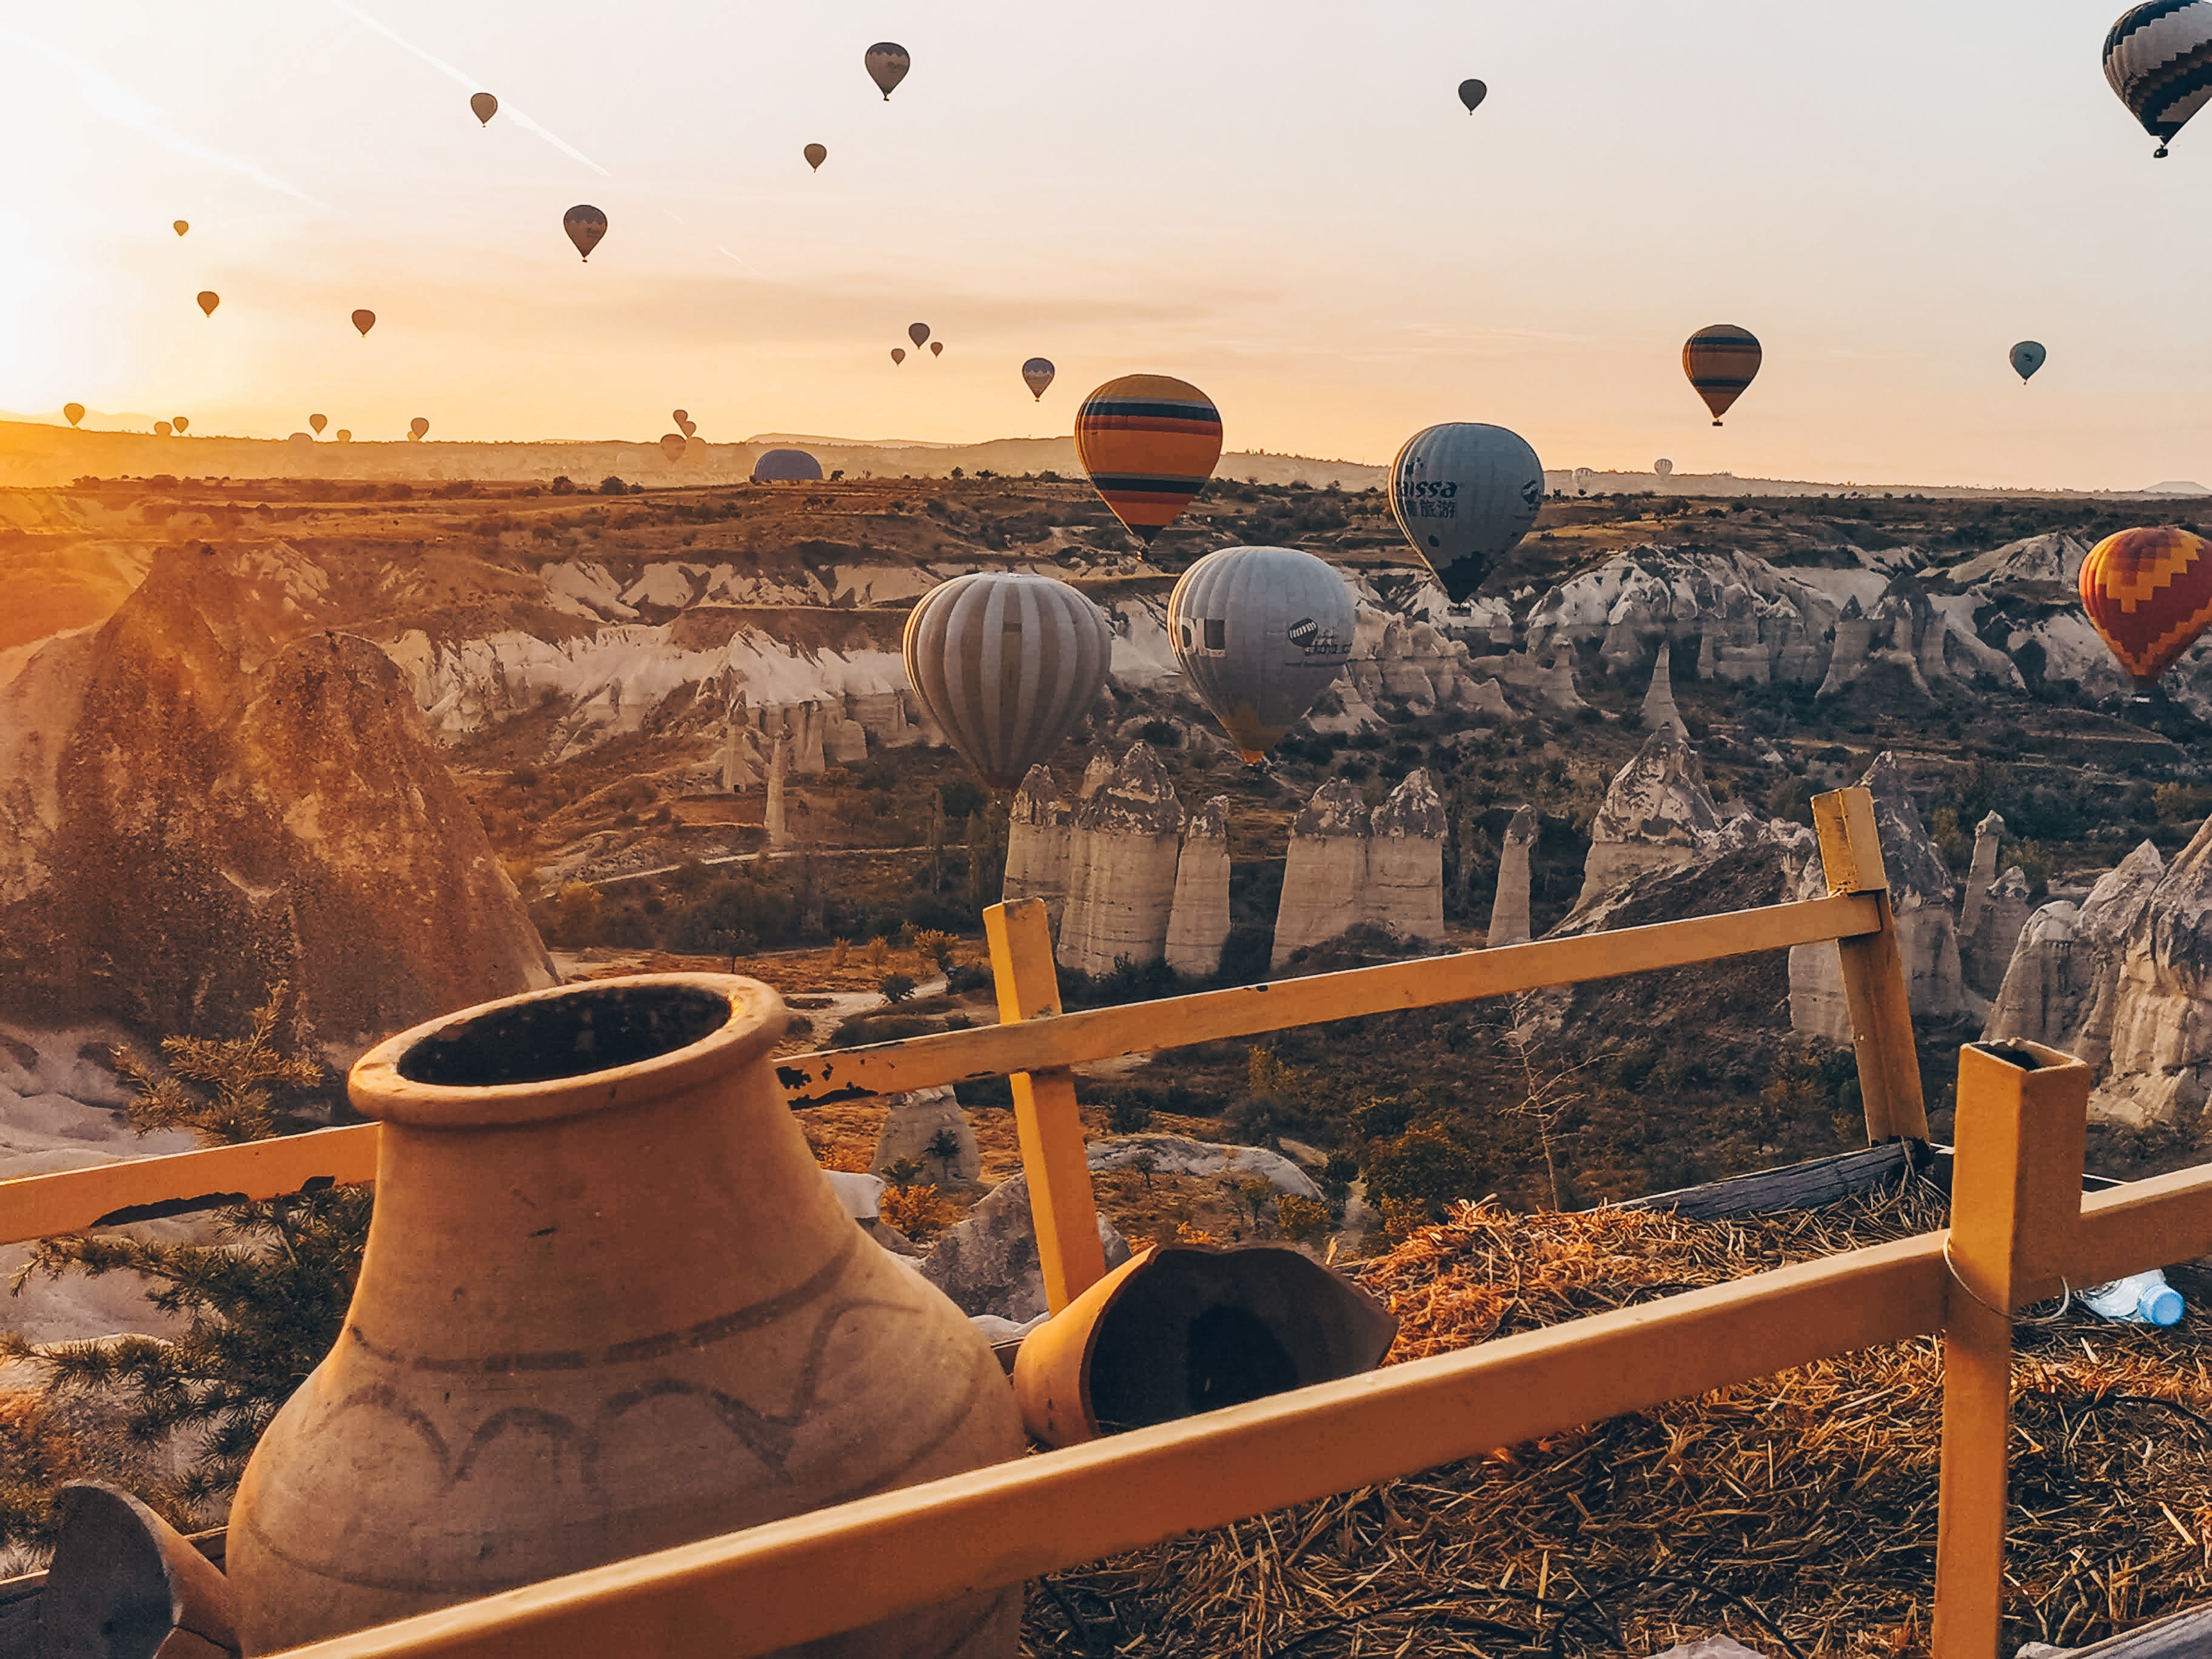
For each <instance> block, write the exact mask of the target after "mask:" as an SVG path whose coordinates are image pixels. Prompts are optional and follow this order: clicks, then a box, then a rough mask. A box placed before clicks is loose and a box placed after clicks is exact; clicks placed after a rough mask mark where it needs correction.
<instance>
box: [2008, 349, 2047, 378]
mask: <svg viewBox="0 0 2212 1659" xmlns="http://www.w3.org/2000/svg"><path fill="white" fill-rule="evenodd" d="M2049 356H2051V354H2050V353H2049V352H2047V351H2045V349H2043V347H2042V346H2041V345H2040V344H2039V343H2037V342H2035V341H2033V340H2022V341H2021V343H2019V344H2018V345H2016V346H2015V347H2014V348H2013V349H2012V372H2013V373H2014V374H2017V375H2019V376H2020V383H2021V385H2022V386H2026V385H2027V383H2028V382H2029V381H2030V380H2033V379H2034V378H2035V371H2036V370H2037V369H2039V368H2042V367H2043V365H2044V362H2045V359H2046V358H2048V357H2049Z"/></svg>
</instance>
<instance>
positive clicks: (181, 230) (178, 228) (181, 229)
mask: <svg viewBox="0 0 2212 1659" xmlns="http://www.w3.org/2000/svg"><path fill="white" fill-rule="evenodd" d="M169 228H170V229H171V230H173V231H175V232H176V233H177V234H178V235H179V236H181V235H183V234H185V232H186V231H188V230H190V229H191V224H190V223H189V222H187V221H185V220H183V219H173V220H171V221H170V222H169Z"/></svg>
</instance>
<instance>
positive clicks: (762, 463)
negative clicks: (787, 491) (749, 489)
mask: <svg viewBox="0 0 2212 1659" xmlns="http://www.w3.org/2000/svg"><path fill="white" fill-rule="evenodd" d="M821 477H822V463H821V462H819V461H817V460H816V459H814V458H813V457H812V456H811V455H810V454H808V453H806V452H805V450H803V449H771V450H769V451H767V452H766V453H763V455H762V456H761V458H760V459H758V460H757V461H755V462H754V463H753V482H754V483H819V482H820V480H821Z"/></svg>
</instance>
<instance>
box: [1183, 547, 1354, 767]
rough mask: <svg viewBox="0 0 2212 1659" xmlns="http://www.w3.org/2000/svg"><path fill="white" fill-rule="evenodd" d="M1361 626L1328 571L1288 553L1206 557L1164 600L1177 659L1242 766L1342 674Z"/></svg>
mask: <svg viewBox="0 0 2212 1659" xmlns="http://www.w3.org/2000/svg"><path fill="white" fill-rule="evenodd" d="M1358 621H1359V613H1358V607H1357V606H1356V605H1354V604H1353V603H1352V590H1351V589H1350V588H1348V587H1346V586H1345V583H1344V579H1343V578H1342V577H1341V576H1340V575H1338V574H1337V573H1336V570H1335V568H1334V567H1333V566H1331V565H1328V564H1326V563H1324V562H1322V561H1321V560H1319V559H1317V558H1316V557H1314V556H1313V555H1312V554H1310V553H1301V552H1299V551H1298V550H1297V549H1295V548H1289V547H1225V548H1223V549H1221V550H1220V551H1218V552H1216V553H1209V554H1207V555H1206V556H1205V557H1204V558H1202V559H1200V561H1199V562H1197V563H1196V564H1194V565H1193V566H1191V568H1189V569H1188V570H1186V571H1185V572H1183V574H1182V580H1180V581H1178V582H1177V583H1176V585H1175V592H1173V593H1171V594H1170V595H1169V598H1168V641H1169V643H1170V645H1171V646H1172V647H1174V649H1175V653H1176V661H1177V662H1178V663H1180V664H1182V671H1183V674H1184V677H1185V678H1187V679H1188V680H1189V682H1190V684H1191V689H1192V690H1194V691H1196V692H1197V693H1198V695H1199V696H1200V697H1201V698H1202V699H1204V700H1205V702H1206V707H1207V708H1211V709H1212V711H1213V717H1214V718H1215V719H1216V720H1219V721H1220V722H1221V726H1222V730H1224V731H1225V732H1228V733H1229V736H1230V739H1231V741H1232V742H1234V743H1235V744H1236V745H1237V749H1238V750H1239V751H1240V752H1242V754H1243V757H1244V759H1245V762H1246V763H1247V764H1248V765H1249V764H1253V763H1257V762H1258V760H1259V759H1260V757H1261V756H1262V755H1264V754H1266V753H1267V750H1270V749H1272V748H1273V747H1274V746H1275V745H1276V744H1278V743H1279V742H1281V741H1282V738H1283V734H1284V733H1285V732H1288V731H1289V730H1290V729H1291V727H1292V726H1295V725H1297V723H1298V721H1299V720H1301V719H1303V718H1304V715H1305V713H1306V711H1307V710H1308V709H1310V708H1312V707H1313V705H1314V699H1315V698H1316V697H1318V696H1321V694H1322V691H1324V690H1327V689H1328V684H1329V682H1330V681H1332V680H1334V678H1336V677H1337V675H1338V674H1339V673H1340V672H1341V671H1342V670H1343V668H1344V665H1345V664H1346V662H1347V661H1348V660H1350V659H1351V656H1352V634H1353V631H1354V629H1356V628H1357V627H1358Z"/></svg>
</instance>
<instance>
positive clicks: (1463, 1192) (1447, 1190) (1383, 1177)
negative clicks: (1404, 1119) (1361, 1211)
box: [1367, 1128, 1482, 1221]
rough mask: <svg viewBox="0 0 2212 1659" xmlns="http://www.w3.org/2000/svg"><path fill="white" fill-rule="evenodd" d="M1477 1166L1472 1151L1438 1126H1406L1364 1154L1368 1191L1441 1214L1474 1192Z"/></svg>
mask: <svg viewBox="0 0 2212 1659" xmlns="http://www.w3.org/2000/svg"><path fill="white" fill-rule="evenodd" d="M1481 1176H1482V1172H1481V1170H1480V1169H1479V1168H1478V1167H1477V1166H1476V1164H1475V1161H1474V1157H1473V1156H1472V1155H1471V1154H1470V1153H1469V1152H1468V1150H1467V1149H1466V1148H1465V1147H1464V1146H1461V1145H1460V1144H1459V1143H1458V1142H1457V1141H1455V1140H1454V1139H1451V1137H1450V1136H1449V1135H1447V1134H1445V1133H1443V1131H1441V1130H1438V1129H1426V1128H1423V1129H1408V1130H1407V1131H1406V1133H1403V1134H1401V1135H1400V1136H1399V1137H1398V1138H1397V1139H1395V1140H1390V1141H1386V1142H1384V1143H1383V1145H1382V1146H1378V1147H1376V1149H1375V1150H1374V1151H1373V1152H1370V1154H1369V1155H1368V1159H1367V1192H1368V1196H1369V1197H1370V1198H1371V1199H1373V1200H1376V1202H1378V1203H1389V1202H1395V1203H1398V1204H1401V1205H1403V1206H1407V1208H1408V1209H1409V1210H1418V1211H1420V1212H1423V1213H1424V1214H1425V1215H1426V1216H1427V1218H1429V1219H1430V1220H1432V1221H1437V1220H1442V1219H1443V1216H1444V1213H1445V1211H1446V1210H1447V1209H1448V1208H1449V1206H1450V1205H1451V1204H1452V1203H1453V1202H1454V1201H1455V1200H1459V1199H1463V1198H1474V1197H1475V1196H1477V1195H1478V1194H1476V1191H1475V1188H1476V1185H1477V1183H1478V1182H1480V1180H1481Z"/></svg>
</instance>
